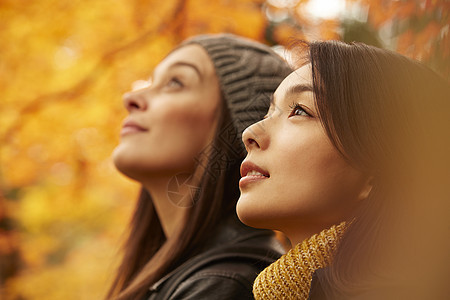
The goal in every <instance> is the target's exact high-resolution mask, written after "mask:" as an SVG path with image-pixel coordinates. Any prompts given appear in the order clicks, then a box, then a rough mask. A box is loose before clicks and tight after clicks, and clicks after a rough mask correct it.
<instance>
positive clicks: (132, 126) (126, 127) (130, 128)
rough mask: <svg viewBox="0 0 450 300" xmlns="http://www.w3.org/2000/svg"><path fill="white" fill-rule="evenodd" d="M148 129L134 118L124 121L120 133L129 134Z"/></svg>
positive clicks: (122, 134)
mask: <svg viewBox="0 0 450 300" xmlns="http://www.w3.org/2000/svg"><path fill="white" fill-rule="evenodd" d="M145 131H148V129H146V128H144V127H142V126H141V125H139V124H138V123H137V122H135V121H133V120H127V121H125V122H124V123H123V126H122V130H121V131H120V135H121V136H124V135H128V134H132V133H138V132H145Z"/></svg>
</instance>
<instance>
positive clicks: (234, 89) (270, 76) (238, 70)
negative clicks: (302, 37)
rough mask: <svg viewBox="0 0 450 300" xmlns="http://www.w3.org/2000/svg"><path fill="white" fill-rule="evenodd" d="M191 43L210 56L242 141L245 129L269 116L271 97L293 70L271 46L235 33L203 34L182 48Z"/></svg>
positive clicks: (190, 40)
mask: <svg viewBox="0 0 450 300" xmlns="http://www.w3.org/2000/svg"><path fill="white" fill-rule="evenodd" d="M188 44H199V45H200V46H202V47H203V48H204V49H205V50H206V52H207V53H208V54H209V56H210V58H211V60H212V62H213V64H214V67H215V70H216V75H217V77H218V79H219V84H220V87H221V91H222V93H223V96H224V98H225V101H226V103H227V106H228V109H229V111H230V114H231V119H232V120H233V124H234V127H235V129H236V130H237V135H238V138H239V140H240V138H241V135H242V132H243V131H244V129H245V128H247V127H248V126H250V125H251V124H253V123H255V122H257V121H259V120H261V119H262V118H263V117H264V115H265V114H266V113H267V110H268V108H269V105H270V96H271V95H272V94H273V92H274V91H275V90H276V88H277V87H278V85H279V84H280V83H281V81H282V80H283V79H284V78H285V77H286V76H287V75H289V74H290V73H291V72H292V69H291V67H289V66H288V64H287V63H286V62H285V61H284V60H283V59H282V58H281V57H280V56H279V55H278V54H277V53H275V52H274V51H273V50H272V49H271V48H270V47H269V46H266V45H263V44H260V43H258V42H255V41H252V40H249V39H246V38H242V37H238V36H235V35H232V34H208V35H199V36H195V37H193V38H192V39H189V40H187V41H185V42H183V43H182V44H181V45H180V46H185V45H188Z"/></svg>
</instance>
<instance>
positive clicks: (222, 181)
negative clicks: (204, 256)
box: [107, 97, 244, 300]
mask: <svg viewBox="0 0 450 300" xmlns="http://www.w3.org/2000/svg"><path fill="white" fill-rule="evenodd" d="M222 98H223V97H222ZM230 130H231V131H233V132H234V131H236V129H234V127H233V123H232V120H231V117H230V113H229V111H228V108H227V106H226V103H225V101H223V99H222V101H221V116H220V119H219V123H218V128H217V130H216V133H215V137H214V139H213V144H212V145H210V146H212V147H210V148H209V149H210V150H211V151H212V152H210V153H209V154H208V160H207V164H206V166H203V165H201V164H199V165H198V166H197V168H204V170H203V176H202V179H201V182H200V184H199V189H198V190H197V192H196V194H195V196H194V200H193V203H194V204H193V205H192V207H191V208H190V211H189V213H188V218H187V219H188V220H189V221H187V220H185V224H184V225H183V226H180V227H181V228H182V229H181V230H180V231H179V232H177V233H176V234H175V235H174V237H171V238H170V239H166V237H165V235H164V232H163V230H162V227H161V223H160V221H159V218H158V215H157V214H156V211H155V208H154V205H153V202H152V199H151V196H150V194H149V193H148V192H147V191H146V190H145V189H143V188H142V189H141V193H140V196H139V199H138V203H137V206H136V209H135V212H134V215H133V218H132V220H131V224H130V232H129V236H128V240H127V241H126V242H125V244H124V247H123V248H124V256H123V259H122V262H121V264H120V266H119V269H118V272H117V275H116V278H115V280H114V282H113V284H112V286H111V288H110V291H109V293H108V295H107V299H111V298H114V299H120V300H122V299H141V298H142V297H143V296H144V295H145V293H146V291H147V290H148V288H149V287H150V286H151V285H152V284H153V283H155V282H156V281H157V280H159V279H160V278H161V277H163V276H164V275H166V274H168V273H169V272H170V271H172V270H174V269H175V268H176V267H178V266H179V265H181V264H182V263H183V262H185V261H187V260H188V259H189V258H191V257H192V256H194V255H195V254H197V253H199V251H200V250H201V248H202V246H204V244H205V242H206V241H207V240H208V238H209V237H210V236H211V234H213V231H212V230H211V229H214V228H216V227H217V225H218V224H219V223H220V222H222V221H223V220H224V219H225V218H226V217H227V216H229V215H230V214H232V213H234V207H235V205H236V201H237V199H238V198H239V188H238V182H239V178H240V175H239V165H240V163H241V161H242V159H243V157H244V152H243V151H237V149H241V148H242V146H241V145H240V141H239V139H238V135H237V134H230ZM199 161H200V159H199ZM205 167H206V168H205Z"/></svg>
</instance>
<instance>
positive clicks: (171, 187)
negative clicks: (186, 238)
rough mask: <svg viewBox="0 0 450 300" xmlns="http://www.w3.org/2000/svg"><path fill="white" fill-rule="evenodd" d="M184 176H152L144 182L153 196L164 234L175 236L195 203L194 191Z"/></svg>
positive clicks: (168, 236)
mask: <svg viewBox="0 0 450 300" xmlns="http://www.w3.org/2000/svg"><path fill="white" fill-rule="evenodd" d="M188 182H189V181H187V179H186V178H184V177H183V176H179V177H177V176H174V177H170V178H152V179H151V180H149V181H147V182H145V183H143V186H144V188H145V189H146V190H147V191H148V192H149V194H150V195H151V197H152V200H153V205H154V207H155V210H156V213H157V214H158V217H159V220H160V222H161V226H162V228H163V231H164V234H165V235H166V237H167V238H170V237H171V236H173V235H174V234H175V233H176V231H177V230H178V229H179V228H180V227H181V226H183V225H184V220H185V217H186V215H187V213H188V211H189V210H190V207H191V206H192V204H193V196H194V191H193V188H192V187H190V186H189V185H188Z"/></svg>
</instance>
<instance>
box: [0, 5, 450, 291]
mask: <svg viewBox="0 0 450 300" xmlns="http://www.w3.org/2000/svg"><path fill="white" fill-rule="evenodd" d="M449 11H450V1H448V0H435V1H433V0H408V1H404V0H403V1H402V0H397V1H385V0H347V1H344V0H268V1H263V0H216V1H211V0H164V1H160V0H147V1H146V0H89V1H81V0H38V1H37V0H36V1H17V0H1V1H0V20H1V22H0V41H1V47H0V91H1V96H0V298H1V299H14V300H16V299H67V300H70V299H101V298H102V297H103V295H104V293H105V291H106V289H107V287H108V284H109V281H110V280H111V279H112V277H113V272H114V269H115V267H116V265H117V262H118V261H119V258H120V250H119V245H120V242H121V240H122V238H123V236H124V233H125V231H126V228H127V223H128V218H129V216H130V214H131V212H132V209H133V205H134V203H135V199H136V196H137V190H138V185H137V184H136V183H134V182H132V181H130V180H128V179H126V178H125V177H124V176H122V175H120V174H119V173H118V172H117V171H116V170H115V169H114V166H113V165H112V162H111V159H110V154H111V152H112V150H113V149H114V147H115V145H116V144H117V143H118V132H119V128H120V126H121V121H122V119H123V118H124V117H125V115H126V113H125V110H124V109H123V108H122V102H121V94H122V93H124V92H125V91H127V90H128V89H129V87H130V85H131V83H132V82H133V81H135V80H137V79H142V78H147V77H148V76H149V75H150V73H151V71H152V69H153V67H154V66H155V65H156V64H157V63H158V62H159V61H160V60H161V59H162V58H163V57H164V56H165V55H166V54H167V53H168V52H169V51H170V49H172V48H173V47H174V46H175V45H177V44H178V43H179V42H181V41H182V40H184V39H185V38H187V37H189V36H191V35H195V34H200V33H211V32H231V33H236V34H240V35H243V36H246V37H249V38H253V39H256V40H259V41H261V42H264V43H266V44H269V45H288V44H289V43H291V42H292V37H295V38H300V39H306V40H315V39H339V40H344V41H349V42H350V41H363V42H366V43H369V44H373V45H377V46H380V47H385V48H388V49H392V50H395V51H398V52H400V53H402V54H405V55H407V56H409V57H412V58H416V59H419V60H421V61H423V62H424V63H426V64H427V65H429V66H430V67H432V68H433V69H435V70H436V71H437V72H439V73H441V74H442V75H443V76H444V77H446V78H447V79H448V78H449V74H450V38H449V30H450V28H449V26H450V25H449V22H450V19H449Z"/></svg>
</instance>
